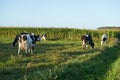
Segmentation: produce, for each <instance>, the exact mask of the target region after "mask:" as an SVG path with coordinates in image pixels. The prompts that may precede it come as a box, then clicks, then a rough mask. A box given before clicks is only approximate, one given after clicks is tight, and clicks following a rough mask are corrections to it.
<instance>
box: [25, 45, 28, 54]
mask: <svg viewBox="0 0 120 80" xmlns="http://www.w3.org/2000/svg"><path fill="white" fill-rule="evenodd" d="M28 52H29V51H28V48H27V47H26V48H25V53H26V56H28Z"/></svg>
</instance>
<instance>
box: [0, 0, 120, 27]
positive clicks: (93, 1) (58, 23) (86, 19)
mask: <svg viewBox="0 0 120 80" xmlns="http://www.w3.org/2000/svg"><path fill="white" fill-rule="evenodd" d="M0 26H19V27H20V26H21V27H65V28H66V27H67V28H80V29H96V28H98V27H102V26H120V0H0Z"/></svg>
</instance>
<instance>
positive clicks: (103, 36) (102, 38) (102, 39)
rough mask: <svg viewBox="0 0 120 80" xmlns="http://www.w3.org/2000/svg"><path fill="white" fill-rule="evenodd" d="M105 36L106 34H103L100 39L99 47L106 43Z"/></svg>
mask: <svg viewBox="0 0 120 80" xmlns="http://www.w3.org/2000/svg"><path fill="white" fill-rule="evenodd" d="M107 39H108V38H107V35H106V34H103V35H102V37H101V46H102V45H103V44H104V43H107Z"/></svg>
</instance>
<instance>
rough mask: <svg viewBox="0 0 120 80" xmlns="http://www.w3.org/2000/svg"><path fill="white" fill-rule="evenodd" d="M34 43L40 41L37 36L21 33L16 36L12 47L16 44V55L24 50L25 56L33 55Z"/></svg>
mask: <svg viewBox="0 0 120 80" xmlns="http://www.w3.org/2000/svg"><path fill="white" fill-rule="evenodd" d="M36 41H40V37H39V35H35V34H33V33H21V34H18V35H16V37H15V39H14V41H13V43H12V46H13V47H15V44H16V43H17V42H18V55H19V54H20V50H21V49H22V50H25V52H26V56H28V55H30V54H32V53H33V50H34V47H35V44H36Z"/></svg>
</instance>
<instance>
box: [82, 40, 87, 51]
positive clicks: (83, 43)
mask: <svg viewBox="0 0 120 80" xmlns="http://www.w3.org/2000/svg"><path fill="white" fill-rule="evenodd" d="M82 47H83V49H86V43H85V41H84V40H83V41H82Z"/></svg>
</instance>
